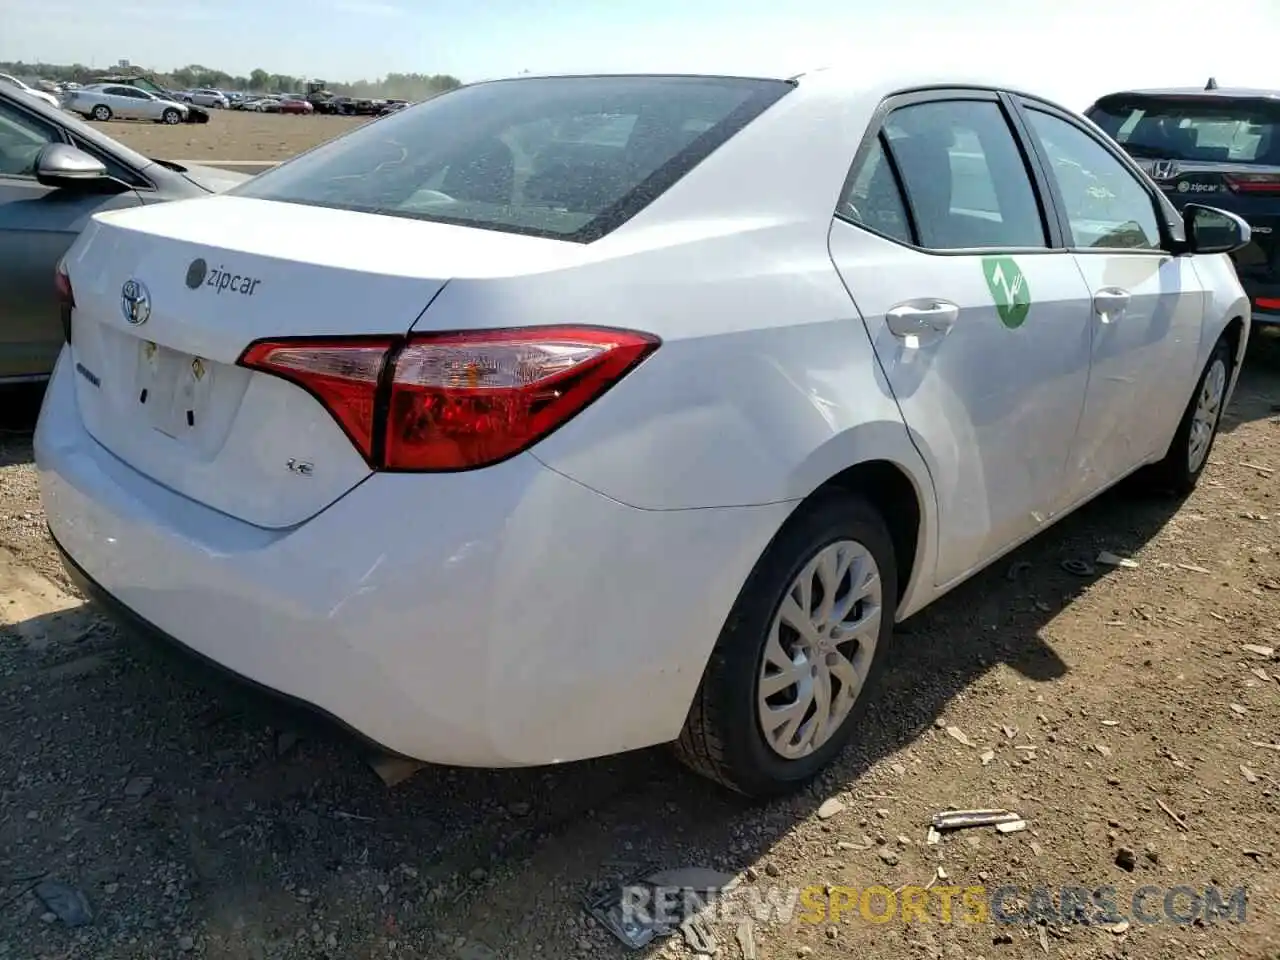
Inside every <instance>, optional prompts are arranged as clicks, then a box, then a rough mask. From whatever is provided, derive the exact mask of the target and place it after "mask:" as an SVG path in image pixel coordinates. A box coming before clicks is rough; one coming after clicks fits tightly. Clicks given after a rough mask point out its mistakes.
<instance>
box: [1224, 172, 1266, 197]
mask: <svg viewBox="0 0 1280 960" xmlns="http://www.w3.org/2000/svg"><path fill="white" fill-rule="evenodd" d="M1222 178H1223V179H1224V180H1226V181H1227V186H1228V187H1230V188H1231V189H1232V190H1234V191H1235V192H1236V193H1280V173H1224V174H1223V175H1222Z"/></svg>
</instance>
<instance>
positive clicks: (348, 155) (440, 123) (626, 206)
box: [233, 77, 792, 243]
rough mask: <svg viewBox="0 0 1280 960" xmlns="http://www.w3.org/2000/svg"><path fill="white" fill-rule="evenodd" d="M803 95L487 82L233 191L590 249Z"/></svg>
mask: <svg viewBox="0 0 1280 960" xmlns="http://www.w3.org/2000/svg"><path fill="white" fill-rule="evenodd" d="M791 88H792V85H791V84H789V83H786V82H783V81H774V80H744V79H735V78H714V77H712V78H707V77H564V78H560V77H557V78H529V79H519V80H498V81H493V82H489V83H480V84H475V85H474V86H468V87H461V88H459V89H457V90H454V91H451V92H449V93H446V94H443V95H441V96H438V97H436V98H434V99H432V100H429V101H427V102H426V103H424V104H420V105H419V106H416V107H411V108H409V109H407V110H403V111H400V112H398V113H393V114H390V115H388V116H386V117H384V118H382V119H379V120H376V121H374V122H371V123H369V124H367V125H366V126H364V127H361V128H360V129H358V130H356V131H354V132H352V133H350V134H348V135H347V136H344V137H341V138H339V139H338V140H334V141H332V142H331V143H328V144H326V145H324V146H322V147H319V148H318V149H316V150H313V151H311V152H310V153H307V154H305V155H303V156H301V157H299V158H298V159H297V160H294V161H291V162H290V163H287V164H285V165H284V166H281V167H278V168H276V169H275V170H271V171H269V172H267V173H264V174H262V175H260V176H258V177H256V178H254V179H253V180H250V181H248V182H247V183H245V184H244V185H243V186H241V187H239V188H237V189H236V190H234V191H233V192H234V193H236V194H238V195H240V196H245V197H256V198H259V199H263V200H278V201H283V202H287V203H301V204H309V205H313V206H322V207H334V208H337V209H341V210H357V211H362V212H366V213H377V214H384V215H387V216H395V217H410V218H417V219H421V220H431V221H437V222H441V223H453V224H461V225H463V226H472V227H482V228H487V229H492V230H502V231H506V232H510V233H524V234H532V235H534V236H546V237H555V238H559V239H565V240H575V241H578V242H583V243H586V242H590V241H591V240H595V239H597V238H599V237H601V236H603V235H604V234H606V233H608V232H609V231H611V230H613V229H615V228H616V227H618V226H620V225H621V224H622V223H623V222H625V221H626V220H627V219H628V218H630V217H632V216H634V215H635V214H636V213H638V212H639V211H640V210H641V209H643V208H644V207H645V206H646V205H647V204H649V203H651V202H652V201H653V200H654V199H656V198H657V197H658V196H660V195H661V194H662V192H663V191H665V190H666V189H667V188H668V187H670V186H671V185H672V184H673V183H675V182H676V180H678V179H679V178H680V177H682V176H684V175H685V174H686V173H688V172H689V170H691V169H692V168H693V167H694V166H695V165H696V164H697V163H698V162H699V161H701V160H702V159H703V158H705V157H706V156H707V155H708V154H709V153H710V152H711V151H713V150H715V149H716V148H717V147H719V146H720V145H721V144H723V143H724V142H725V141H726V140H727V139H729V137H731V136H733V135H734V134H735V133H736V132H738V131H739V130H741V129H742V127H743V126H745V125H746V124H747V123H749V122H750V121H751V120H753V119H754V118H755V117H757V116H758V115H759V114H760V113H761V112H762V111H763V110H765V109H766V108H767V107H769V106H770V105H771V104H773V103H774V102H775V101H777V100H778V99H779V98H780V97H782V96H783V95H784V94H785V93H786V92H787V91H788V90H790V89H791Z"/></svg>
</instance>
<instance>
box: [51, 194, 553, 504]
mask: <svg viewBox="0 0 1280 960" xmlns="http://www.w3.org/2000/svg"><path fill="white" fill-rule="evenodd" d="M576 246H577V245H574V244H565V243H562V242H559V241H550V240H543V239H536V238H531V237H524V236H515V235H508V234H496V233H493V232H491V231H484V230H475V229H468V228H464V227H456V226H450V225H445V224H438V223H425V222H421V221H416V220H407V219H401V218H392V217H380V216H372V215H369V214H360V213H352V212H349V211H341V210H332V209H325V208H320V207H312V206H302V205H297V204H286V203H275V202H271V201H265V200H253V199H246V198H239V197H225V196H224V197H210V198H208V199H199V200H191V201H179V202H175V203H169V204H162V205H158V206H155V207H151V208H147V209H144V210H136V211H127V212H123V213H119V214H107V215H101V216H99V217H96V218H95V219H94V220H93V222H92V223H91V224H90V226H89V228H88V229H87V230H86V231H85V236H84V238H83V241H82V242H81V243H80V244H78V245H77V247H76V248H75V249H74V250H73V252H72V256H71V258H70V259H69V261H68V264H67V269H68V273H69V276H70V280H71V285H72V287H73V289H74V297H75V303H76V306H75V310H74V315H73V320H72V330H71V349H72V353H73V356H74V361H75V370H76V372H77V374H78V376H77V377H76V392H77V399H78V403H79V408H80V412H81V416H82V417H83V419H84V422H85V426H86V428H87V429H88V431H89V433H90V434H91V435H92V436H93V437H94V438H95V439H96V440H97V441H98V442H99V443H101V444H102V445H103V446H104V447H105V448H107V449H108V450H110V451H111V452H112V453H113V454H114V455H116V456H117V457H119V458H120V459H121V460H123V461H124V462H126V463H128V464H129V465H130V466H132V467H133V468H134V469H136V470H138V471H139V472H141V473H143V474H145V475H146V476H148V477H150V478H152V479H154V480H155V481H156V482H158V483H160V484H163V485H164V486H166V487H169V488H170V489H172V490H175V491H176V492H178V493H181V494H183V495H185V496H187V497H190V498H191V499H193V500H196V501H198V502H200V503H203V504H205V505H207V506H210V507H212V508H214V509H216V510H219V511H221V512H223V513H226V514H229V515H231V516H234V517H237V518H239V519H241V520H244V521H247V522H249V523H252V524H255V525H258V526H263V527H271V528H281V527H289V526H292V525H295V524H298V523H301V522H304V521H305V520H307V519H309V518H310V517H312V516H314V515H315V514H316V513H318V512H319V511H320V510H323V509H324V508H325V507H327V506H328V505H329V504H331V503H333V502H334V501H335V500H336V499H338V498H339V497H341V496H342V495H343V494H344V493H346V492H347V491H348V490H350V489H352V488H353V487H354V486H355V485H356V484H358V483H360V482H361V481H362V480H363V479H365V478H366V477H367V476H368V475H369V473H370V467H369V465H368V464H367V463H366V461H365V460H364V458H363V456H362V455H361V454H360V453H359V452H358V450H357V449H356V447H355V446H354V445H353V444H352V442H351V441H350V440H349V439H348V438H347V436H346V434H345V433H344V432H343V430H342V428H341V427H340V426H339V425H338V423H337V422H336V421H335V420H334V419H333V417H332V416H331V415H330V414H329V412H328V411H327V410H326V409H325V408H324V407H323V406H322V405H321V404H320V403H319V402H318V401H317V400H316V399H314V398H313V397H312V396H311V395H310V394H308V393H307V392H306V391H304V390H303V389H302V388H300V387H298V386H296V385H294V384H292V383H289V382H287V381H285V380H283V379H280V378H279V377H275V376H271V375H268V374H264V373H259V372H255V371H251V370H248V369H246V368H244V367H241V366H238V365H237V360H238V358H239V357H240V356H241V355H242V353H243V352H244V350H245V348H246V347H248V346H249V345H250V344H251V343H253V342H255V341H258V340H262V339H268V338H269V339H288V338H294V337H296V338H317V337H348V338H350V337H361V336H368V337H373V338H379V337H380V338H382V339H383V340H384V341H386V340H390V339H394V338H396V337H398V336H401V335H403V334H405V333H406V332H407V331H408V330H409V329H410V327H412V326H413V325H414V323H415V321H416V320H418V318H419V316H420V315H421V314H422V313H423V311H424V309H425V308H426V307H427V305H428V304H429V303H430V302H431V300H432V298H433V297H434V296H435V295H436V294H437V293H438V292H439V291H440V290H441V289H442V288H443V286H444V284H445V283H446V282H447V281H448V279H449V278H450V277H452V276H459V275H462V276H483V275H486V274H492V273H493V272H494V271H495V270H496V271H499V272H501V271H503V270H504V269H505V270H507V271H508V272H509V271H510V270H511V269H515V268H516V265H517V264H519V265H520V267H521V268H523V269H530V268H536V267H537V266H538V265H539V264H543V263H546V262H548V260H555V259H556V257H557V256H558V255H559V254H560V251H561V250H562V249H563V248H565V247H576ZM144 302H145V306H143V303H144Z"/></svg>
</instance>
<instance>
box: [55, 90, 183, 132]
mask: <svg viewBox="0 0 1280 960" xmlns="http://www.w3.org/2000/svg"><path fill="white" fill-rule="evenodd" d="M63 106H64V107H65V108H66V109H68V110H70V111H72V112H73V113H78V114H80V115H81V116H82V117H87V118H89V119H90V120H98V121H106V120H154V121H155V122H156V123H170V124H173V123H183V122H184V121H185V120H186V118H187V107H186V104H182V103H177V102H176V101H174V100H166V99H164V98H163V97H157V96H156V95H155V94H153V93H148V92H147V91H146V90H140V89H138V88H137V87H129V86H125V85H123V84H116V83H95V84H90V85H89V86H87V87H81V88H80V89H79V90H73V91H72V92H71V93H70V94H68V95H67V99H66V102H65V103H64V104H63Z"/></svg>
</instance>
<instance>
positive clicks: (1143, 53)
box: [0, 0, 1280, 109]
mask: <svg viewBox="0 0 1280 960" xmlns="http://www.w3.org/2000/svg"><path fill="white" fill-rule="evenodd" d="M788 6H789V5H788V4H787V3H785V2H784V0H768V2H766V0H644V2H640V0H472V2H468V0H453V2H451V3H442V2H440V0H218V2H210V0H119V2H117V3H104V2H103V0H0V24H3V25H4V27H3V30H2V31H0V60H28V61H32V60H44V61H47V62H62V63H66V62H72V61H77V60H78V61H81V62H84V63H92V64H96V65H98V66H106V65H108V64H111V63H114V62H115V61H116V60H117V59H119V58H122V57H125V58H128V59H130V60H131V61H133V62H134V63H137V64H145V65H148V66H151V67H154V68H157V69H160V70H165V69H171V68H174V67H178V66H182V65H184V64H188V63H201V64H204V65H205V66H210V67H216V68H220V69H224V70H227V71H229V72H232V73H242V74H243V73H248V72H249V71H250V70H252V69H253V68H254V67H262V68H264V69H266V70H269V71H271V72H278V73H286V74H292V75H305V76H308V77H318V78H322V79H326V80H337V81H342V80H354V79H359V78H361V77H368V78H372V77H376V76H380V75H382V74H385V73H387V72H390V71H402V72H425V73H452V74H454V75H456V76H459V77H461V78H462V79H463V80H477V79H484V78H488V77H495V76H505V75H510V74H514V73H518V72H520V71H521V70H525V69H528V70H532V71H534V72H543V71H550V72H554V71H578V70H583V71H590V70H611V71H627V70H690V71H723V72H742V73H753V74H754V73H759V74H767V75H776V74H779V73H789V72H798V71H800V70H802V69H804V68H806V67H812V66H816V65H822V64H831V63H848V64H856V65H861V66H864V67H865V68H866V69H867V70H868V71H875V70H885V69H890V70H892V69H899V68H915V69H924V70H929V69H937V70H939V71H946V70H947V69H954V68H957V67H960V68H963V67H969V68H971V69H974V68H977V69H981V70H982V72H990V71H994V72H996V73H998V74H1000V75H1001V76H1010V77H1011V78H1012V79H1016V80H1018V81H1019V82H1022V83H1023V84H1024V85H1025V86H1027V87H1029V88H1031V89H1034V90H1035V91H1036V92H1040V93H1043V94H1046V95H1049V96H1053V97H1056V98H1057V99H1059V100H1060V101H1062V102H1063V103H1064V104H1065V105H1067V106H1070V107H1075V108H1077V109H1082V108H1083V107H1085V106H1087V105H1088V103H1089V102H1091V101H1092V99H1093V98H1094V97H1095V96H1097V95H1099V94H1101V93H1103V92H1105V91H1107V90H1111V89H1116V88H1120V87H1128V86H1135V85H1137V86H1141V85H1160V84H1173V83H1178V84H1180V83H1185V84H1201V83H1203V82H1204V81H1205V79H1206V78H1207V77H1208V76H1209V75H1211V74H1212V75H1215V76H1216V77H1217V78H1218V80H1219V82H1220V83H1222V84H1223V85H1227V84H1230V85H1250V84H1256V85H1260V86H1280V70H1277V69H1276V68H1275V67H1274V65H1273V63H1274V58H1271V57H1268V56H1266V55H1265V53H1263V51H1267V50H1275V49H1277V48H1280V2H1278V0H1232V3H1231V4H1229V5H1228V7H1224V8H1221V10H1222V12H1221V16H1223V17H1226V19H1225V20H1222V19H1220V14H1219V12H1218V11H1217V10H1215V8H1213V7H1212V6H1211V5H1210V6H1208V7H1206V6H1205V4H1203V3H1202V2H1191V0H1070V2H1064V0H879V2H870V0H806V2H797V3H795V4H794V5H793V6H792V10H791V12H785V11H786V8H787V7H788ZM1206 19H1208V20H1210V21H1211V24H1212V25H1211V26H1210V28H1209V29H1208V30H1207V37H1208V39H1207V40H1206V42H1205V44H1204V47H1205V49H1204V50H1202V51H1198V52H1197V51H1195V49H1194V44H1195V42H1196V39H1197V37H1198V36H1200V35H1202V34H1206V31H1204V30H1202V29H1201V27H1200V26H1198V25H1199V24H1202V23H1203V22H1204V21H1205V20H1206ZM1237 25H1239V26H1240V27H1241V28H1242V31H1244V32H1247V41H1245V40H1244V39H1243V33H1242V39H1241V41H1240V42H1241V46H1239V47H1237V46H1236V45H1235V42H1236V38H1235V35H1234V34H1233V32H1232V27H1234V26H1237Z"/></svg>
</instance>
